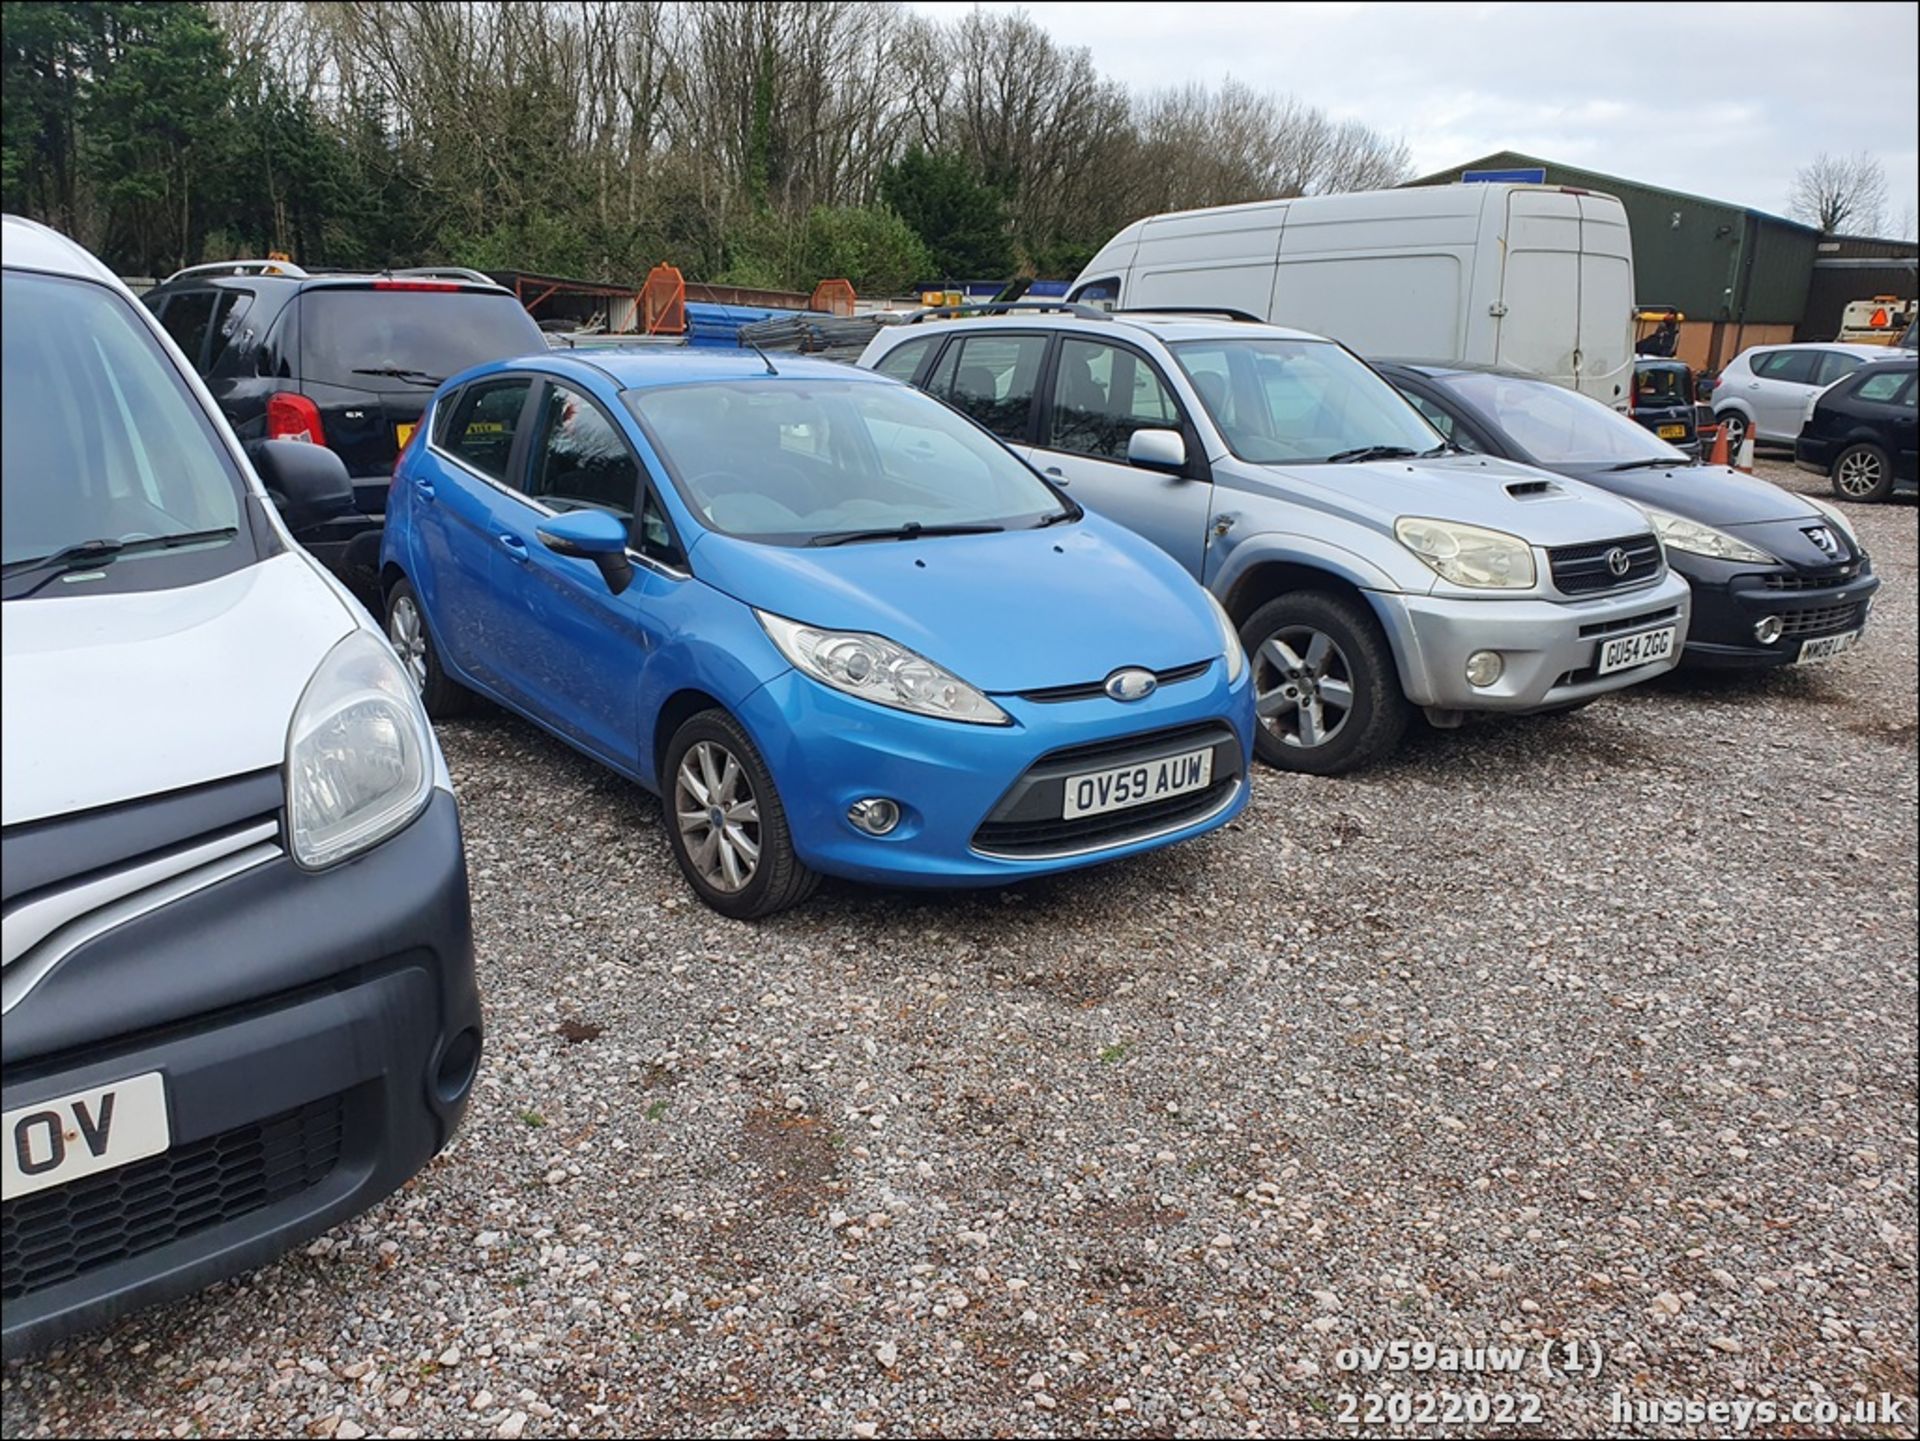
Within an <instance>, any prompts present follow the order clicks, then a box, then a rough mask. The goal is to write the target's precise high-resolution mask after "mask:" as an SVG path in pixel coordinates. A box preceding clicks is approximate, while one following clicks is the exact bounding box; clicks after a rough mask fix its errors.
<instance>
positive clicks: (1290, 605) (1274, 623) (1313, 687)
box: [1240, 591, 1411, 776]
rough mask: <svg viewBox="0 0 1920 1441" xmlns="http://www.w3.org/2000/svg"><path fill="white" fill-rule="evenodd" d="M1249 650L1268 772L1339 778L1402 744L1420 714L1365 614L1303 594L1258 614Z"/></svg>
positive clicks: (1354, 606) (1360, 608) (1249, 631)
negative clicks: (1272, 769)
mask: <svg viewBox="0 0 1920 1441" xmlns="http://www.w3.org/2000/svg"><path fill="white" fill-rule="evenodd" d="M1240 640H1241V643H1242V644H1243V645H1244V646H1245V647H1246V649H1247V658H1248V661H1249V663H1250V664H1251V665H1252V667H1253V691H1254V697H1255V708H1256V712H1257V715H1258V722H1259V725H1258V729H1257V730H1255V732H1254V751H1255V753H1256V754H1257V755H1258V756H1259V757H1260V759H1261V760H1263V761H1265V762H1266V763H1267V764H1268V765H1270V766H1276V767H1278V768H1279V769H1281V770H1288V771H1304V772H1306V773H1307V774H1309V775H1316V776H1331V775H1338V774H1340V773H1341V772H1343V771H1350V770H1355V769H1358V768H1359V767H1361V766H1365V765H1370V764H1372V763H1373V762H1374V761H1377V760H1379V759H1380V758H1381V757H1382V756H1384V755H1386V754H1388V753H1389V752H1390V751H1392V750H1393V748H1394V747H1395V746H1396V745H1398V744H1399V743H1400V737H1401V735H1402V734H1403V733H1404V732H1405V730H1406V728H1407V721H1408V718H1409V716H1410V714H1411V707H1410V706H1409V705H1408V704H1407V699H1406V697H1405V696H1404V695H1402V694H1401V693H1400V676H1399V672H1398V670H1397V669H1396V668H1395V666H1394V663H1393V651H1392V649H1391V648H1390V647H1389V646H1388V645H1387V638H1386V636H1385V635H1384V634H1383V633H1382V632H1381V629H1380V624H1379V622H1378V621H1376V620H1375V619H1374V618H1373V615H1372V613H1371V612H1369V611H1368V610H1367V608H1366V606H1365V605H1363V604H1361V603H1360V602H1357V601H1353V600H1349V599H1347V598H1346V597H1344V596H1338V595H1330V594H1328V593H1326V592H1324V591H1296V592H1293V593H1291V594H1288V595H1283V596H1281V597H1280V598H1279V599H1277V600H1271V601H1268V602H1267V603H1266V604H1265V605H1263V606H1261V607H1260V609H1259V610H1257V611H1255V612H1254V613H1253V615H1252V616H1250V617H1249V618H1248V620H1247V623H1246V624H1245V625H1243V626H1241V627H1240Z"/></svg>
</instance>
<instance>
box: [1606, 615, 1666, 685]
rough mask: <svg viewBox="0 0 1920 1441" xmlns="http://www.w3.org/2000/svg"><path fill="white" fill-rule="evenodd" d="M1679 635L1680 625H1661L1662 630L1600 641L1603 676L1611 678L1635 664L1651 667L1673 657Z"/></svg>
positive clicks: (1640, 632) (1645, 631)
mask: <svg viewBox="0 0 1920 1441" xmlns="http://www.w3.org/2000/svg"><path fill="white" fill-rule="evenodd" d="M1679 634H1680V628H1679V627H1678V626H1673V625H1669V626H1662V627H1661V628H1660V629H1659V630H1643V631H1639V632H1637V633H1636V634H1634V635H1623V636H1616V637H1615V638H1614V639H1612V640H1603V641H1601V642H1600V674H1601V675H1611V674H1612V673H1613V672H1614V671H1617V670H1627V669H1629V668H1631V667H1633V666H1636V665H1651V664H1652V663H1653V662H1654V661H1657V660H1665V659H1666V658H1667V657H1668V656H1670V655H1672V654H1673V642H1674V637H1676V636H1677V635H1679Z"/></svg>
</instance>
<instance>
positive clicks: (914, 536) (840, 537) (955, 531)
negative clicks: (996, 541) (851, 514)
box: [807, 520, 1006, 545]
mask: <svg viewBox="0 0 1920 1441" xmlns="http://www.w3.org/2000/svg"><path fill="white" fill-rule="evenodd" d="M1005 529H1006V527H1005V526H1004V525H922V524H921V523H920V522H919V521H917V520H910V521H908V522H907V523H906V524H905V525H899V526H895V527H894V528H893V529H891V530H829V531H823V532H821V533H820V534H819V535H816V536H815V537H814V538H813V539H812V540H810V541H808V542H807V544H808V545H852V544H854V543H855V542H857V541H863V540H919V539H920V538H921V537H923V536H929V535H992V534H994V533H996V532H998V531H1002V530H1005Z"/></svg>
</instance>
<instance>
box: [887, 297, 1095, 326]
mask: <svg viewBox="0 0 1920 1441" xmlns="http://www.w3.org/2000/svg"><path fill="white" fill-rule="evenodd" d="M1034 312H1051V313H1053V314H1055V315H1072V316H1075V317H1077V318H1079V319H1081V320H1105V319H1107V318H1108V316H1107V312H1106V311H1104V310H1101V309H1098V308H1097V307H1095V306H1091V305H1076V304H1075V303H1073V302H1072V301H1068V300H989V301H986V302H984V303H982V304H980V305H936V306H934V307H933V308H932V309H931V310H922V311H920V312H918V313H917V314H914V315H910V316H908V317H907V324H908V325H918V324H919V323H920V322H921V321H923V320H948V319H951V318H953V317H955V316H960V315H1016V314H1031V313H1034Z"/></svg>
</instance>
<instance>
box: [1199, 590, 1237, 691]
mask: <svg viewBox="0 0 1920 1441" xmlns="http://www.w3.org/2000/svg"><path fill="white" fill-rule="evenodd" d="M1201 594H1202V595H1204V596H1206V598H1207V604H1208V605H1210V606H1212V607H1213V618H1214V620H1215V621H1217V622H1218V623H1219V625H1220V645H1221V648H1222V653H1223V654H1224V655H1225V657H1226V661H1227V684H1228V685H1232V684H1233V683H1234V682H1235V681H1237V680H1239V679H1240V672H1241V671H1243V670H1245V669H1246V668H1247V651H1246V647H1245V646H1243V645H1241V644H1240V632H1239V631H1237V630H1235V629H1234V628H1233V617H1232V616H1230V615H1228V614H1227V608H1226V607H1225V606H1224V605H1222V604H1220V601H1219V598H1218V597H1216V596H1215V595H1214V593H1213V592H1212V591H1210V590H1208V591H1202V592H1201Z"/></svg>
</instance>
